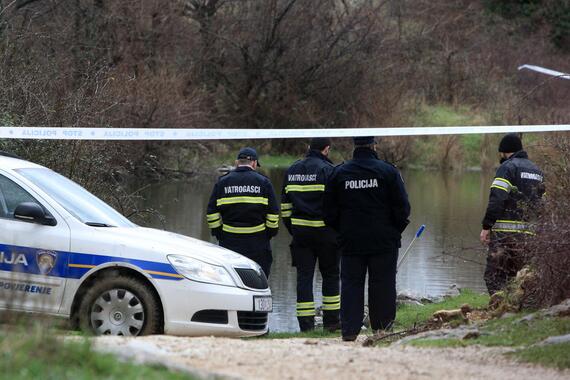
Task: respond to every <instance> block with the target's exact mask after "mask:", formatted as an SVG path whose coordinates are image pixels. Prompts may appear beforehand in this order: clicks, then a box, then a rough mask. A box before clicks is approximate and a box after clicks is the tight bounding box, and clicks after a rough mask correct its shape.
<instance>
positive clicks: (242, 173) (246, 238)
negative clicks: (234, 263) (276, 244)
mask: <svg viewBox="0 0 570 380" xmlns="http://www.w3.org/2000/svg"><path fill="white" fill-rule="evenodd" d="M258 166H261V165H260V164H259V161H258V158H257V152H256V151H255V149H253V148H243V149H242V150H240V151H239V153H238V156H237V160H236V168H235V170H232V171H230V172H229V173H227V174H226V175H223V176H222V177H220V179H219V180H218V182H217V183H216V184H215V185H214V189H213V190H212V194H211V196H210V201H209V203H208V214H207V216H206V218H207V220H208V227H210V231H211V232H212V235H214V236H215V237H216V238H217V239H218V241H219V242H220V246H222V247H225V248H228V249H231V250H233V251H236V252H238V253H240V254H242V255H244V256H246V257H249V258H250V259H252V260H254V261H255V262H257V263H258V264H259V265H260V266H261V268H262V269H263V271H264V272H265V275H266V276H267V277H269V273H270V269H271V263H272V261H273V257H272V255H271V245H270V240H271V238H272V237H274V236H275V235H276V234H277V231H278V227H279V205H278V204H277V199H276V197H275V191H274V190H273V185H272V184H271V182H270V181H269V178H267V177H265V176H263V175H261V174H260V173H258V172H257V171H256V169H257V167H258Z"/></svg>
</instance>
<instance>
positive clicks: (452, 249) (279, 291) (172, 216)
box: [142, 170, 490, 331]
mask: <svg viewBox="0 0 570 380" xmlns="http://www.w3.org/2000/svg"><path fill="white" fill-rule="evenodd" d="M266 174H268V175H269V177H270V178H271V181H272V183H273V185H274V186H275V189H276V191H277V193H278V197H279V191H280V190H279V189H280V188H281V183H282V179H283V170H271V171H270V172H269V173H266ZM403 176H404V179H405V182H406V187H407V189H408V192H409V196H410V202H411V204H412V216H411V223H410V226H409V227H408V229H407V230H406V231H405V233H404V235H403V239H402V247H403V248H405V247H407V245H408V244H409V242H410V241H411V239H412V238H413V236H414V234H415V232H416V230H417V228H418V227H419V226H420V225H421V224H425V225H426V226H427V229H426V232H425V233H424V235H422V237H421V239H418V240H417V241H416V243H415V244H414V248H413V249H412V251H411V252H410V253H409V257H408V259H407V260H406V263H405V264H404V265H403V267H402V268H400V273H399V274H398V290H399V291H400V292H401V291H406V292H408V293H412V294H415V295H418V296H439V295H442V294H444V293H445V292H446V291H447V290H448V289H449V287H450V286H451V285H453V284H456V285H457V286H458V287H460V288H470V289H473V290H476V291H485V285H484V282H483V272H484V261H485V260H484V252H483V249H482V247H481V246H480V245H479V244H478V236H479V232H480V226H481V224H480V221H481V218H482V215H483V212H484V207H485V205H486V201H487V194H488V182H489V178H490V175H489V174H482V173H475V172H467V173H444V172H430V171H427V172H426V171H407V172H404V173H403ZM215 180H216V176H211V177H210V178H207V179H205V180H203V181H201V182H200V183H196V182H193V183H184V182H176V183H163V184H156V185H153V186H150V187H148V188H147V189H145V190H144V192H143V194H142V195H143V198H144V202H143V206H144V207H151V208H154V209H156V210H157V211H159V212H160V213H161V214H162V215H163V216H164V217H165V220H164V222H161V221H160V220H158V219H156V220H154V221H151V222H150V223H149V224H150V225H149V226H152V227H156V228H164V229H166V230H169V231H174V232H178V233H181V234H184V235H188V236H193V237H196V238H199V239H202V240H211V238H210V234H209V230H208V226H207V224H206V220H205V214H206V206H207V203H208V198H209V195H210V191H211V190H212V186H213V184H214V182H215ZM290 240H291V239H290V236H289V234H288V233H287V231H286V229H285V228H284V227H283V228H281V230H280V233H279V235H278V236H277V237H276V238H275V239H273V243H272V245H273V257H274V261H273V267H272V269H271V278H270V285H271V290H272V292H273V295H274V312H273V313H272V315H271V318H270V328H271V330H272V331H295V330H297V329H298V326H297V322H296V317H295V303H296V291H295V288H296V283H295V277H296V274H295V271H294V268H292V267H291V256H290V253H289V243H290ZM400 253H403V250H402V251H401V252H400ZM320 284H321V279H320V276H317V277H316V280H315V284H314V287H315V290H318V292H317V294H320ZM315 301H316V302H317V305H319V304H320V302H321V300H320V297H317V298H316V299H315Z"/></svg>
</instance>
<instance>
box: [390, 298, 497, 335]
mask: <svg viewBox="0 0 570 380" xmlns="http://www.w3.org/2000/svg"><path fill="white" fill-rule="evenodd" d="M488 303H489V296H487V295H486V294H477V293H475V292H472V291H470V290H462V291H461V294H460V295H459V296H457V297H450V298H446V299H444V300H443V301H441V302H437V303H431V304H426V305H424V306H415V305H402V306H399V307H398V311H397V313H396V323H395V329H396V330H405V329H408V328H411V327H413V325H414V323H419V322H425V321H426V320H428V319H429V318H430V317H431V315H432V314H433V313H434V312H436V311H438V310H442V309H459V308H460V307H461V305H463V304H469V306H471V307H472V308H481V307H484V306H487V304H488Z"/></svg>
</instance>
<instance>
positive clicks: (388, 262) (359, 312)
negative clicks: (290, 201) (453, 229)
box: [323, 137, 410, 341]
mask: <svg viewBox="0 0 570 380" xmlns="http://www.w3.org/2000/svg"><path fill="white" fill-rule="evenodd" d="M354 145H355V149H354V154H353V159H352V160H350V161H348V162H346V163H344V164H341V165H339V166H337V167H336V168H335V170H334V171H333V173H332V175H331V178H330V179H329V181H328V182H327V185H326V188H325V196H324V208H323V209H324V220H325V223H326V225H328V226H331V227H332V228H334V229H335V230H336V231H338V232H339V234H340V248H341V255H342V256H341V326H342V339H343V340H345V341H353V340H356V338H357V336H358V334H359V332H360V329H361V327H362V319H363V314H364V281H365V278H366V272H367V271H368V276H369V278H368V303H369V309H370V323H371V325H372V329H373V330H375V331H376V332H379V331H380V330H387V329H389V328H391V326H392V323H393V322H394V319H395V317H396V264H397V261H398V248H400V245H401V244H400V240H401V234H402V232H403V231H404V230H405V228H406V226H407V225H408V223H409V221H408V217H409V215H410V203H409V202H408V194H407V193H406V189H405V187H404V181H403V180H402V176H401V175H400V172H399V171H398V169H396V167H395V166H393V165H391V164H389V163H387V162H385V161H382V160H380V159H378V155H377V154H376V143H375V141H374V138H373V137H355V138H354Z"/></svg>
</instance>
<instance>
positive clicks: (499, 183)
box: [491, 178, 513, 193]
mask: <svg viewBox="0 0 570 380" xmlns="http://www.w3.org/2000/svg"><path fill="white" fill-rule="evenodd" d="M512 187H513V185H511V183H510V182H509V181H507V180H506V179H504V178H495V179H494V180H493V183H492V184H491V189H492V188H495V189H500V190H504V191H506V192H507V193H508V192H510V191H511V189H512Z"/></svg>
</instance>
